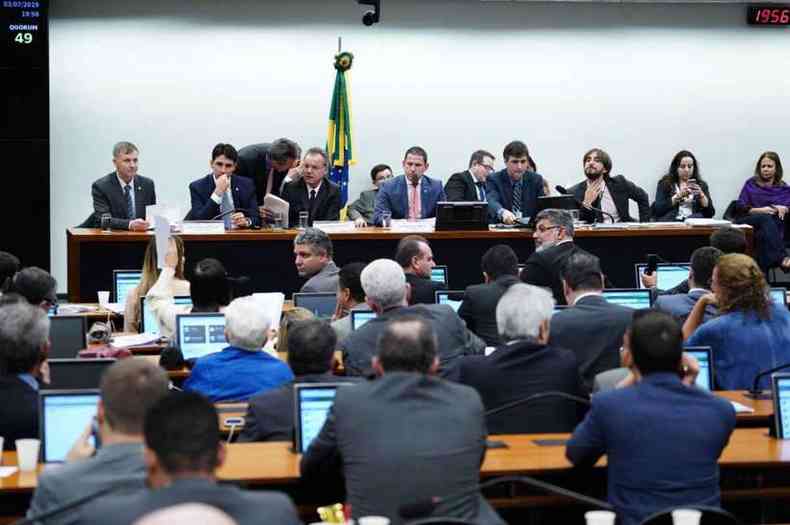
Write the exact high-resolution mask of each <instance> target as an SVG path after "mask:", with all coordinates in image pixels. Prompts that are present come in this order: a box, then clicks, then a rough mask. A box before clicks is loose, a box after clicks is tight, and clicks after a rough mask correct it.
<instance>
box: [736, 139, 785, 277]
mask: <svg viewBox="0 0 790 525" xmlns="http://www.w3.org/2000/svg"><path fill="white" fill-rule="evenodd" d="M782 174H783V171H782V161H781V160H779V155H777V154H776V153H775V152H773V151H766V152H765V153H763V154H762V155H760V158H759V159H757V165H756V166H755V167H754V177H752V178H750V179H749V180H747V181H746V183H745V184H744V185H743V189H741V194H740V196H739V197H738V204H737V211H738V214H739V215H742V217H741V218H740V219H738V220H737V221H736V222H738V223H740V224H748V225H750V226H752V227H753V228H754V237H755V244H756V245H757V246H756V248H757V257H756V259H757V263H758V264H759V265H760V268H761V269H762V270H763V272H765V273H766V274H767V272H768V270H769V269H770V268H775V267H777V266H779V267H781V268H782V270H785V271H789V270H790V257H788V256H787V253H786V252H785V245H784V233H785V223H784V220H785V215H787V212H788V209H790V186H788V185H787V184H785V182H784V181H783V180H782Z"/></svg>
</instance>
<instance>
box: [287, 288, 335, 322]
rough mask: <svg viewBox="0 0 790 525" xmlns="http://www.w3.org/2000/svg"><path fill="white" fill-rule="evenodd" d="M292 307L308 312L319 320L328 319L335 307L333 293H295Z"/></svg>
mask: <svg viewBox="0 0 790 525" xmlns="http://www.w3.org/2000/svg"><path fill="white" fill-rule="evenodd" d="M293 301H294V306H297V307H300V308H306V309H307V310H310V311H311V312H312V313H313V315H314V316H316V317H318V318H319V319H330V318H331V317H332V315H333V314H334V313H335V308H336V307H337V296H336V295H335V292H317V293H295V294H293Z"/></svg>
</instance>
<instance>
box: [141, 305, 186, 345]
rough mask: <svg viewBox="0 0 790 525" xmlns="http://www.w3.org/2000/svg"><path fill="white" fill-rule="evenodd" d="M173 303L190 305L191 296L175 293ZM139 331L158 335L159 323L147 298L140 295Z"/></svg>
mask: <svg viewBox="0 0 790 525" xmlns="http://www.w3.org/2000/svg"><path fill="white" fill-rule="evenodd" d="M173 303H174V304H175V305H177V306H190V307H191V306H192V298H191V297H189V296H188V295H177V296H175V297H173ZM140 333H146V334H155V335H159V323H157V322H156V316H155V315H154V312H153V310H151V307H150V306H149V301H148V298H147V297H145V296H143V297H140Z"/></svg>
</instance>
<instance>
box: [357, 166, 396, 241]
mask: <svg viewBox="0 0 790 525" xmlns="http://www.w3.org/2000/svg"><path fill="white" fill-rule="evenodd" d="M391 178H392V168H390V167H389V166H387V165H386V164H376V165H375V166H373V168H371V170H370V179H371V181H373V189H372V190H365V191H363V192H362V193H360V194H359V198H358V199H357V200H355V201H354V202H352V203H351V204H349V205H348V218H349V220H352V221H354V226H356V227H357V228H362V227H364V226H367V225H368V224H373V209H374V208H375V207H376V195H378V193H379V189H380V188H381V185H382V184H384V183H385V182H387V181H388V180H390V179H391Z"/></svg>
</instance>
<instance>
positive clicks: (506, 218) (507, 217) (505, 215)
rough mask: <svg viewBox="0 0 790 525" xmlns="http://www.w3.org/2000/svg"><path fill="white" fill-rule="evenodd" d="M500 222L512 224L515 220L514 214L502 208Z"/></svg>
mask: <svg viewBox="0 0 790 525" xmlns="http://www.w3.org/2000/svg"><path fill="white" fill-rule="evenodd" d="M502 222H504V223H505V224H514V223H515V222H516V216H515V215H514V214H513V213H512V212H510V211H508V210H502Z"/></svg>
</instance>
